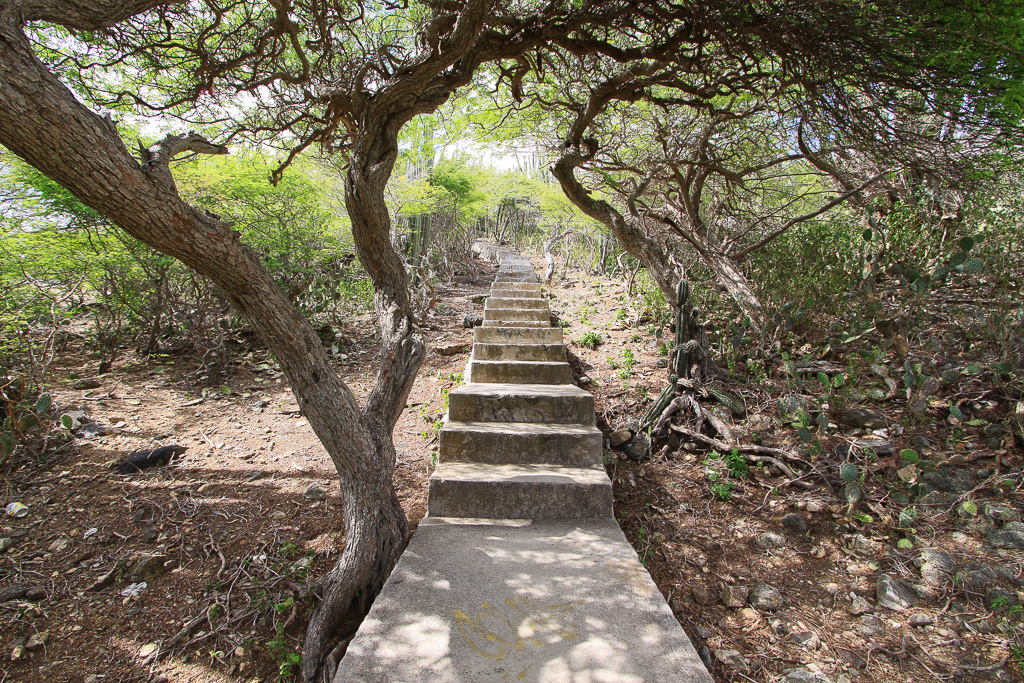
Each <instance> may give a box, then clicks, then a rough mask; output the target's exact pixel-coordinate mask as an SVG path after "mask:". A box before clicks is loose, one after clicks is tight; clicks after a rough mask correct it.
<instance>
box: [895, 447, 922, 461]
mask: <svg viewBox="0 0 1024 683" xmlns="http://www.w3.org/2000/svg"><path fill="white" fill-rule="evenodd" d="M900 457H901V458H903V459H904V460H906V461H907V462H912V463H914V464H917V463H919V462H921V458H920V457H918V455H917V453H916V452H915V451H914V449H913V448H904V449H903V450H902V451H900Z"/></svg>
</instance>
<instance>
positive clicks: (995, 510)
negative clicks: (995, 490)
mask: <svg viewBox="0 0 1024 683" xmlns="http://www.w3.org/2000/svg"><path fill="white" fill-rule="evenodd" d="M984 509H985V514H986V515H988V517H989V518H990V519H992V520H994V521H996V522H1019V521H1021V517H1020V513H1019V512H1017V511H1016V510H1014V509H1013V508H1012V507H1009V506H1008V505H999V504H997V503H987V504H986V505H985V508H984Z"/></svg>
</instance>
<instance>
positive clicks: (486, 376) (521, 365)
mask: <svg viewBox="0 0 1024 683" xmlns="http://www.w3.org/2000/svg"><path fill="white" fill-rule="evenodd" d="M466 382H467V383H470V382H473V383H497V384H572V369H571V368H570V367H569V364H568V363H550V362H544V361H523V360H513V361H506V360H474V359H473V358H472V357H470V360H469V362H468V363H467V364H466Z"/></svg>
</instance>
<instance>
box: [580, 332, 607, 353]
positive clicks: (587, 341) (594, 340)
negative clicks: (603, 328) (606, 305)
mask: <svg viewBox="0 0 1024 683" xmlns="http://www.w3.org/2000/svg"><path fill="white" fill-rule="evenodd" d="M573 341H574V342H575V343H576V344H577V345H579V346H583V347H586V348H588V349H596V348H597V347H598V346H600V345H601V344H603V343H604V335H602V334H601V333H600V332H594V331H593V330H589V331H587V332H584V333H583V334H581V335H580V336H578V337H576V339H575V340H573Z"/></svg>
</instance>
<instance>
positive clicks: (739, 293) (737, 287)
mask: <svg viewBox="0 0 1024 683" xmlns="http://www.w3.org/2000/svg"><path fill="white" fill-rule="evenodd" d="M699 254H700V258H701V260H702V261H704V263H705V264H707V266H708V267H709V268H710V269H711V270H712V272H714V274H715V277H717V278H718V282H719V283H720V284H721V285H722V286H723V287H725V291H726V292H728V293H729V296H731V297H732V299H733V301H735V302H736V305H737V306H739V309H740V311H742V312H743V315H745V316H746V317H747V318H748V319H749V320H750V326H751V328H753V329H754V330H755V331H757V332H760V331H761V330H762V329H763V328H764V320H765V314H764V306H762V305H761V300H760V299H758V298H757V294H755V293H754V290H753V289H751V287H750V280H748V279H747V276H746V275H744V274H743V271H742V270H740V267H739V266H738V265H737V264H736V263H735V262H734V261H733V260H732V259H730V258H729V256H728V255H727V254H723V253H721V252H719V251H713V250H706V251H705V250H702V251H700V252H699Z"/></svg>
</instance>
